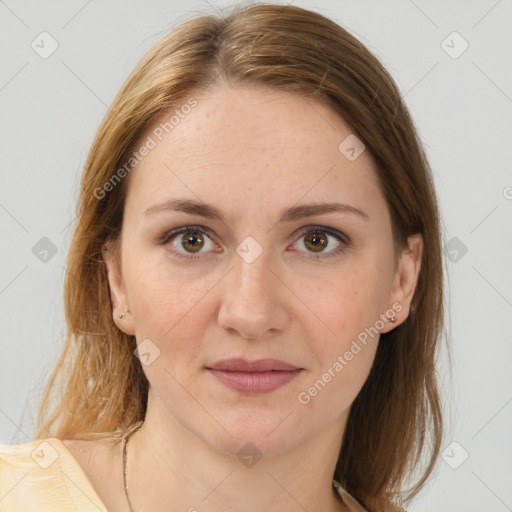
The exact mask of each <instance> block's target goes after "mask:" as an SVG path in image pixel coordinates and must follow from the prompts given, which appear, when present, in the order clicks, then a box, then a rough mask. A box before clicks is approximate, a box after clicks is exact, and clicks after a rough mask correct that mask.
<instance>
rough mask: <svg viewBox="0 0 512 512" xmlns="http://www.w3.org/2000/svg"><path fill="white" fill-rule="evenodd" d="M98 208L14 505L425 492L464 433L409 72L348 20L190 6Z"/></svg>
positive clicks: (153, 76) (103, 147) (349, 501)
mask: <svg viewBox="0 0 512 512" xmlns="http://www.w3.org/2000/svg"><path fill="white" fill-rule="evenodd" d="M77 213H78V216H77V217H78V218H77V225H76V228H75V232H74V237H73V240H72V243H71V248H70V252H69V256H68V268H67V271H68V272H67V276H66V283H65V304H66V318H67V323H68V326H69V334H68V337H67V340H66V343H65V345H64V347H63V350H62V353H61V356H60V358H59V360H58V363H57V365H56V368H55V370H54V372H53V374H52V376H51V378H50V381H49V383H48V387H47V389H46V393H45V395H44V399H43V401H42V403H41V407H40V411H39V424H38V429H37V432H36V439H35V440H34V441H32V442H31V443H24V444H19V445H12V446H9V445H4V446H2V447H1V449H0V477H1V478H0V480H1V482H2V483H1V484H0V496H3V498H2V500H1V501H0V510H2V511H4V510H15V509H18V508H23V507H25V508H26V507H27V506H33V507H35V506H36V505H37V510H50V509H51V510H61V509H62V510H64V509H66V510H68V509H70V508H73V507H75V508H76V509H79V510H88V509H89V508H90V509H91V510H98V509H99V510H109V511H130V510H132V511H142V510H151V511H154V510H166V511H169V510H173V511H174V510H188V511H193V510H198V511H200V510H208V511H213V512H216V511H219V510H235V509H236V510H239V511H247V512H249V511H256V510H258V511H259V510H267V511H271V512H272V511H274V510H278V509H279V510H286V511H296V510H297V511H298V510H310V511H313V510H328V511H333V512H334V511H338V510H340V511H341V510H343V511H348V510H351V511H364V510H367V511H379V512H380V511H387V510H401V509H402V508H401V507H402V506H403V505H404V504H407V503H408V502H410V501H411V499H412V498H413V497H414V496H415V495H416V494H417V493H418V491H419V490H420V489H421V488H422V486H423V485H424V484H425V482H426V480H427V478H428V477H429V475H430V474H431V472H432V470H433V468H434V465H435V462H436V459H437V456H438V453H439V449H440V446H441V435H442V418H441V409H440V399H439V396H438V387H437V376H436V369H435V356H436V350H437V346H438V342H439V337H440V333H441V330H442V326H443V293H442V282H443V270H442V258H441V249H440V248H441V240H440V238H441V236H440V227H439V224H440V221H439V214H438V207H437V201H436V195H435V190H434V187H433V182H432V176H431V171H430V169H429V165H428V162H427V160H426V157H425V154H424V152H423V149H422V147H421V144H420V142H419V138H418V136H417V134H416V131H415V127H414V125H413V122H412V120H411V118H410V116H409V114H408V111H407V109H406V107H405V105H404V103H403V102H402V100H401V98H400V94H399V91H398V89H397V87H396V85H395V83H394V82H393V80H392V79H391V77H390V75H389V74H388V73H387V72H386V71H385V70H384V69H383V67H382V65H381V64H380V63H379V62H378V60H377V59H376V58H375V57H374V56H373V55H372V54H371V53H370V52H369V51H368V50H367V49H366V48H365V47H364V46H363V45H362V44H361V43H360V42H359V41H358V40H356V39H355V38H354V37H353V36H352V35H350V34H349V33H348V32H347V31H346V30H344V29H343V28H341V27H340V26H338V25H337V24H335V23H334V22H332V21H330V20H328V19H326V18H325V17H323V16H322V15H320V14H318V13H315V12H311V11H308V10H305V9H302V8H298V7H292V6H278V5H252V6H248V7H237V8H234V9H233V10H232V12H231V13H229V14H228V15H226V16H224V17H217V16H210V15H208V16H200V17H197V18H195V19H192V20H190V21H188V22H185V23H183V24H182V25H180V26H179V27H178V28H177V29H176V30H174V31H173V32H172V33H170V34H168V35H167V36H165V37H164V38H163V39H161V40H160V41H159V42H158V43H157V44H156V45H155V46H154V47H153V48H152V49H151V50H150V51H149V52H148V54H147V55H146V56H145V57H144V58H143V59H142V61H141V62H140V63H139V65H138V66H137V67H136V69H135V70H134V71H133V73H132V75H131V76H130V77H129V79H128V80H127V82H126V83H125V84H124V86H123V87H122V89H121V91H120V92H119V94H118V96H117V97H116V99H115V100H114V103H113V105H112V106H111V108H110V110H109V111H108V113H107V115H106V117H105V119H104V120H103V122H102V124H101V126H100V128H99V130H98V133H97V136H96V138H95V140H94V142H93V145H92V148H91V151H90V154H89V157H88V160H87V163H86V167H85V170H84V174H83V177H82V182H81V192H80V201H79V205H78V210H77ZM54 394H55V395H56V396H57V401H56V402H55V406H54V407H53V409H52V408H51V399H52V397H53V396H54ZM128 439H129V442H128ZM413 471H414V476H415V477H416V478H417V479H416V481H413V480H412V472H413ZM23 475H25V476H23ZM418 475H419V476H418Z"/></svg>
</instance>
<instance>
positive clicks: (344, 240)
mask: <svg viewBox="0 0 512 512" xmlns="http://www.w3.org/2000/svg"><path fill="white" fill-rule="evenodd" d="M187 231H197V232H199V233H201V234H205V235H207V236H208V238H210V239H211V238H212V236H211V231H210V230H209V229H208V228H205V227H203V226H194V225H191V226H183V227H181V228H178V229H174V230H172V231H168V232H166V233H165V234H164V235H163V236H162V237H161V238H160V239H159V240H157V244H158V245H165V244H167V243H168V242H169V241H171V240H172V239H173V238H175V237H177V236H178V235H181V234H182V233H186V232H187ZM319 232H320V233H325V234H327V235H330V236H332V237H334V238H336V240H338V241H339V242H341V245H340V246H339V247H337V248H336V249H334V250H332V251H330V252H327V253H325V254H320V253H319V254H315V255H312V256H310V258H311V259H313V260H321V259H325V258H330V257H333V256H337V255H338V254H340V253H341V252H342V251H343V250H345V249H346V248H348V247H350V246H351V245H352V242H351V241H350V239H349V238H348V236H346V235H345V234H344V233H341V232H339V231H336V230H333V229H331V228H327V227H324V226H308V227H307V228H303V229H302V230H301V231H300V233H299V238H301V237H303V236H305V235H308V234H311V233H319ZM172 252H173V256H175V257H177V258H178V259H182V260H186V261H196V260H198V259H201V258H202V257H203V256H202V254H203V253H201V254H189V255H187V256H185V254H187V253H182V252H181V251H176V250H174V249H173V251H172Z"/></svg>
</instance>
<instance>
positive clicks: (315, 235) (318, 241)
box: [304, 231, 329, 252]
mask: <svg viewBox="0 0 512 512" xmlns="http://www.w3.org/2000/svg"><path fill="white" fill-rule="evenodd" d="M328 243H329V241H328V240H327V237H326V236H325V235H324V234H323V233H320V232H315V231H312V232H311V233H308V234H306V236H305V237H304V245H305V246H306V247H307V248H308V249H311V250H312V251H313V252H321V251H323V249H325V248H326V247H327V244H328Z"/></svg>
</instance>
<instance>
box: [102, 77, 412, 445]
mask: <svg viewBox="0 0 512 512" xmlns="http://www.w3.org/2000/svg"><path fill="white" fill-rule="evenodd" d="M194 98H195V101H197V103H195V102H192V101H191V102H190V103H189V104H194V105H195V106H194V107H193V108H184V109H182V110H181V111H180V112H179V113H180V115H178V116H177V117H176V118H175V119H174V122H173V125H172V126H171V128H172V129H171V128H169V126H170V125H169V124H168V125H166V126H167V130H166V129H162V125H161V123H165V122H167V121H169V119H170V117H171V115H172V114H173V113H169V114H167V115H165V116H163V117H162V118H160V119H159V120H157V121H156V122H154V123H153V125H152V126H151V127H150V128H149V130H148V132H147V133H146V135H145V136H144V137H143V139H142V144H147V147H149V148H150V149H149V150H148V151H147V153H148V154H147V155H146V156H145V157H144V158H143V159H142V160H141V161H140V162H139V163H138V165H137V166H136V167H135V169H134V170H132V171H131V176H130V179H131V182H130V184H129V189H128V194H127V200H126V205H125V210H124V220H123V228H122V244H121V263H120V266H117V265H118V261H117V260H115V261H114V260H112V261H110V260H109V261H108V268H109V280H110V285H111V291H112V298H113V303H114V317H115V321H116V323H117V325H118V326H119V328H120V329H122V330H123V331H124V332H126V333H128V334H135V335H136V338H137V343H138V344H141V343H142V345H141V346H140V353H141V360H142V363H143V366H142V367H143V370H144V372H145V374H146V376H147V378H148V380H149V383H150V393H151V401H150V403H151V407H154V408H155V411H158V412H157V414H159V415H160V417H161V421H162V422H163V424H166V425H171V424H172V425H175V426H179V427H182V428H184V429H186V431H187V432H191V433H193V434H194V435H196V436H198V437H199V438H201V439H202V440H204V441H206V442H207V443H209V444H210V445H211V446H214V447H215V448H217V449H219V450H222V451H226V452H229V453H235V452H236V451H238V450H239V449H240V447H241V446H243V445H244V444H245V443H248V442H251V443H252V444H253V445H255V446H256V447H257V449H258V450H259V451H261V452H262V453H268V454H271V453H274V454H275V453H280V452H283V451H285V450H287V449H290V448H292V447H294V446H298V445H299V444H300V443H303V442H305V441H306V440H308V439H310V438H312V437H313V436H315V435H319V434H320V433H321V432H322V431H325V430H326V429H331V431H332V429H334V430H335V431H336V432H337V433H341V432H342V431H343V428H344V424H345V420H346V417H347V414H348V411H349V408H350V405H351V403H352V402H353V401H354V399H355V398H356V396H357V394H358V393H359V391H360V389H361V387H362V386H363V384H364V382H365V380H366V378H367V377H368V374H369V371H370V368H371V365H372V362H373V360H374V356H375V352H376V349H377V344H378V342H379V336H378V334H379V333H380V332H386V331H388V330H390V329H392V328H393V327H396V326H397V325H399V324H400V323H401V322H402V321H403V320H404V319H405V318H406V316H407V312H408V306H409V303H410V299H411V298H412V293H413V289H414V286H415V279H416V277H417V274H418V271H419V264H418V262H417V260H418V252H417V251H416V252H415V253H411V254H416V256H415V257H416V260H415V259H414V258H413V257H412V256H409V254H408V253H403V255H401V256H400V258H401V259H400V260H399V266H398V267H395V266H394V260H393V257H394V253H393V246H392V233H391V222H390V216H389V212H388V208H387V205H386V202H385V199H384V197H383V195H382V193H381V191H380V189H379V187H378V184H377V178H376V174H375V170H374V164H373V161H372V159H371V157H370V155H369V153H368V151H364V150H363V151H362V152H361V150H362V149H363V147H361V146H360V145H359V143H358V141H357V140H355V139H354V138H353V135H352V136H351V130H350V129H349V127H348V126H347V125H346V124H345V123H344V122H343V121H342V120H341V119H340V118H339V117H338V115H337V114H336V113H334V112H333V111H332V110H331V109H330V108H328V107H327V106H325V105H323V104H321V103H317V102H315V101H313V100H310V99H305V98H304V97H301V96H295V95H292V94H291V93H284V92H278V91H274V90H269V89H266V88H260V87H244V88H236V89H235V88H228V87H227V86H220V85H219V86H217V87H216V88H215V89H214V90H210V91H208V92H203V93H198V94H195V95H194ZM185 103H186V101H184V102H183V104H185ZM178 110H179V108H178ZM184 112H187V113H186V114H185V113H184ZM176 119H178V122H177V121H176ZM166 131H167V132H168V133H166ZM148 136H149V137H151V139H152V140H153V142H154V144H153V143H152V142H149V139H148ZM347 137H349V139H347ZM160 139H161V140H160ZM340 144H341V145H340ZM152 146H154V147H152ZM143 152H144V153H145V151H144V150H143ZM360 152H361V153H360ZM358 153H360V154H359V156H358ZM185 201H186V202H187V204H188V208H181V209H173V208H171V207H170V206H169V205H170V203H174V204H175V205H176V204H177V203H181V204H182V206H183V205H184V204H185ZM165 203H167V204H168V206H169V208H165V207H164V206H161V205H165ZM192 203H205V204H208V207H206V206H202V207H194V208H192V207H191V205H192ZM333 203H342V204H344V205H346V207H340V208H339V209H334V208H333V209H331V211H328V210H327V209H323V208H321V209H319V210H318V211H317V212H315V211H314V209H312V208H309V207H308V208H305V206H304V205H313V204H314V205H319V207H320V206H321V205H325V204H333ZM155 205H160V206H158V207H156V206H155ZM356 209H357V210H359V211H360V213H358V212H357V211H356ZM185 210H188V211H185ZM213 211H215V212H217V213H218V215H219V216H222V218H223V220H221V219H219V218H217V216H214V215H213V214H212V212H213ZM201 212H203V214H201ZM187 226H192V227H191V228H189V229H188V231H187V229H185V228H186V227H187ZM171 232H174V233H175V234H172V233H171ZM416 242H417V245H416V248H417V249H418V248H419V249H418V250H421V241H420V240H416ZM126 311H129V312H130V313H128V314H125V316H124V318H123V319H119V318H118V315H119V314H120V313H126ZM386 312H387V313H386ZM393 313H395V314H396V317H397V318H398V322H397V323H389V322H386V317H385V316H383V315H386V314H387V315H388V316H393ZM231 358H241V359H245V360H248V361H255V360H260V359H275V360H279V361H281V362H284V363H287V364H289V365H291V366H293V367H295V368H297V369H298V370H294V371H278V370H279V367H277V366H275V365H274V369H275V370H276V371H273V372H270V371H266V372H261V371H260V372H258V373H260V375H255V374H254V373H252V372H251V373H248V372H247V371H246V372H233V371H229V369H228V370H226V371H220V370H219V371H214V370H212V367H213V366H215V365H216V364H217V363H218V362H219V361H221V360H225V359H231ZM271 367H273V366H272V364H271V365H270V367H267V368H263V367H261V368H259V370H265V369H266V370H269V368H271ZM233 369H236V368H234V367H231V370H233ZM245 370H247V368H246V369H245Z"/></svg>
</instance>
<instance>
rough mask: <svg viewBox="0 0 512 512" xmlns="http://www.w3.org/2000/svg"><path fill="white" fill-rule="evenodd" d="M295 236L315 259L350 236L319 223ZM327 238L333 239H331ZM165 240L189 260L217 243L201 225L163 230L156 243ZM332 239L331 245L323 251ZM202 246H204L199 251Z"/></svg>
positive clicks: (347, 243)
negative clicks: (164, 231) (299, 238)
mask: <svg viewBox="0 0 512 512" xmlns="http://www.w3.org/2000/svg"><path fill="white" fill-rule="evenodd" d="M180 235H181V236H180ZM299 236H300V237H301V239H302V238H303V241H302V246H303V247H304V248H305V249H306V252H310V253H312V254H311V255H310V256H309V257H310V258H312V259H315V260H319V259H322V258H328V257H331V256H335V255H337V254H339V253H341V252H342V251H343V250H344V249H345V248H346V247H349V246H350V245H351V241H350V239H349V238H348V237H347V236H346V235H345V234H344V233H341V232H340V231H337V230H333V229H331V228H327V227H323V226H309V227H307V228H304V229H303V230H302V231H301V232H300V233H299ZM330 239H334V242H332V241H331V240H330ZM169 242H170V243H171V246H172V247H173V249H172V253H173V256H175V257H177V258H179V259H184V260H189V261H192V260H197V259H200V258H202V256H201V254H202V253H204V252H208V250H212V249H213V250H215V248H216V247H217V245H216V244H215V243H214V242H213V241H212V239H211V235H210V230H209V229H207V228H204V227H202V226H184V227H182V228H178V229H175V230H173V231H170V232H168V233H166V234H164V236H163V237H162V238H161V239H160V240H158V242H157V243H158V244H159V245H165V244H167V243H169ZM298 243H299V241H297V242H295V244H294V245H296V244H298ZM333 243H334V245H335V246H334V248H332V249H331V250H330V251H325V249H327V248H330V247H331V245H333ZM202 249H205V250H204V251H202ZM216 252H218V250H217V251H216Z"/></svg>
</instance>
